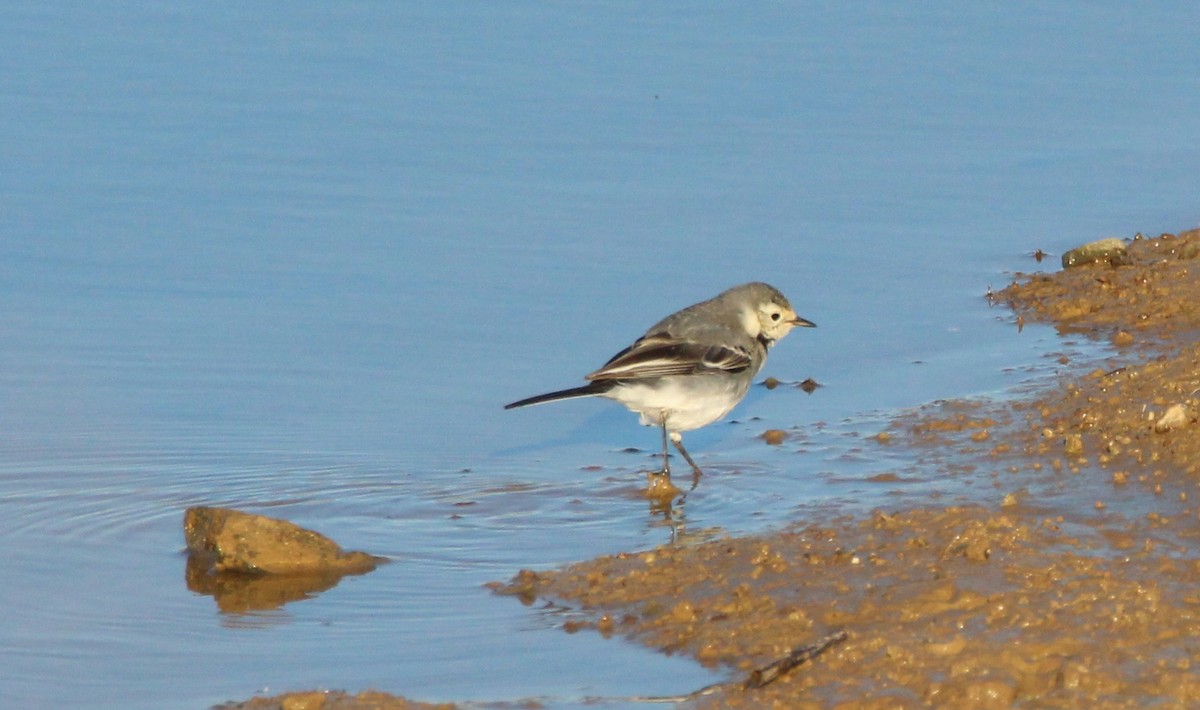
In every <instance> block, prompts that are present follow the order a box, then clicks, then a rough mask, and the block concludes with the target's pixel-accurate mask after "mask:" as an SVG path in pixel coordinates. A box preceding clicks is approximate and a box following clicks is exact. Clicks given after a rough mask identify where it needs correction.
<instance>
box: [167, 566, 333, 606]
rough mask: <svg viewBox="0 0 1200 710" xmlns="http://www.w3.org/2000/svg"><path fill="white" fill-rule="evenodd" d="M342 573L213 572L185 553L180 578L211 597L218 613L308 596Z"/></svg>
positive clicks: (196, 590) (309, 597)
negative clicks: (185, 564)
mask: <svg viewBox="0 0 1200 710" xmlns="http://www.w3.org/2000/svg"><path fill="white" fill-rule="evenodd" d="M344 576H345V575H343V574H340V573H337V572H315V573H308V574H287V575H279V574H252V573H246V572H214V571H212V565H211V564H210V562H209V561H208V560H205V559H203V557H202V556H200V555H189V556H188V561H187V569H186V572H185V574H184V579H185V581H186V582H187V588H188V589H189V590H190V591H192V592H196V593H197V594H207V595H209V596H211V597H213V599H215V600H216V602H217V609H219V610H220V611H221V612H222V613H225V614H245V613H248V612H254V611H270V610H272V609H278V608H280V607H282V606H283V605H284V604H287V603H289V602H295V601H301V600H304V599H311V598H313V597H315V596H317V595H318V594H320V593H321V592H324V591H326V590H328V589H332V588H334V587H335V586H337V583H338V582H340V581H341V579H342V577H344Z"/></svg>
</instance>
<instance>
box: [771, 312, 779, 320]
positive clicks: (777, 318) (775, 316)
mask: <svg viewBox="0 0 1200 710" xmlns="http://www.w3.org/2000/svg"><path fill="white" fill-rule="evenodd" d="M779 318H780V315H779V314H778V313H772V314H771V320H775V321H777V320H779Z"/></svg>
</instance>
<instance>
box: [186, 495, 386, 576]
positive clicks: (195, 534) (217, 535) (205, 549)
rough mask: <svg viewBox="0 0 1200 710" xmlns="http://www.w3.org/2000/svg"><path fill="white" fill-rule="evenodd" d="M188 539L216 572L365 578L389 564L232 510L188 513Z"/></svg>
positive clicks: (274, 521) (196, 553)
mask: <svg viewBox="0 0 1200 710" xmlns="http://www.w3.org/2000/svg"><path fill="white" fill-rule="evenodd" d="M183 534H184V538H185V539H186V540H187V549H188V552H189V554H191V555H192V556H193V557H194V558H198V559H199V560H200V561H201V564H202V566H203V567H205V568H207V569H209V570H211V571H212V572H214V573H222V572H239V573H249V574H287V575H297V574H318V573H337V574H363V573H364V572H370V571H371V570H373V569H375V567H376V565H378V564H379V563H380V562H383V561H384V559H383V558H381V557H375V556H374V555H369V554H367V553H365V552H345V551H343V550H342V548H341V547H339V546H338V544H337V543H335V542H334V541H333V540H330V539H329V538H327V537H325V536H324V535H321V534H320V533H317V532H313V531H312V530H306V529H304V528H302V527H300V526H299V525H296V524H294V523H290V522H288V521H286V520H278V519H276V518H268V517H266V516H264V515H253V514H251V513H244V512H242V511H240V510H232V509H230V508H209V507H196V508H188V510H187V512H186V513H184V516H183Z"/></svg>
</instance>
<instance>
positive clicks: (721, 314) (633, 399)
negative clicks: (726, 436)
mask: <svg viewBox="0 0 1200 710" xmlns="http://www.w3.org/2000/svg"><path fill="white" fill-rule="evenodd" d="M796 327H803V328H814V327H816V324H815V323H813V322H812V321H810V320H808V319H806V318H801V317H800V316H798V315H796V311H795V310H794V309H793V308H792V305H791V303H789V302H788V300H787V298H786V297H784V295H783V294H782V293H780V291H779V289H777V288H775V287H774V286H771V285H769V284H765V283H762V282H752V283H746V284H742V285H740V286H734V287H733V288H730V289H727V290H725V291H722V292H721V293H720V294H718V295H716V296H714V297H712V298H710V299H708V300H707V301H701V302H700V303H696V304H693V305H691V306H688V307H687V308H684V309H682V310H679V311H676V312H675V313H672V314H671V315H669V316H667V317H666V318H663V319H662V320H660V321H659V322H658V323H656V324H654V325H653V326H651V327H650V329H649V330H647V331H646V333H645V334H644V335H643V336H641V337H640V338H638V339H637V340H635V341H634V342H633V344H632V345H630V346H629V347H627V348H625V349H624V350H622V351H620V352H618V353H617V354H616V355H613V356H612V357H611V358H610V359H609V360H608V362H606V363H604V365H603V366H602V367H601V368H600V369H598V370H596V371H595V372H592V373H591V374H589V375H587V376H586V377H585V379H586V380H587V381H588V383H587V384H586V385H583V386H581V387H572V388H569V389H564V390H557V391H555V392H547V393H546V394H539V395H536V396H533V397H528V398H526V399H521V400H518V401H516V402H511V403H509V404H506V405H504V408H505V409H517V408H519V407H529V406H532V405H535V404H546V403H547V402H557V401H560V400H565V399H577V398H580V397H604V398H607V399H611V400H615V401H616V402H619V403H621V404H623V405H625V407H626V408H627V409H629V410H630V411H631V412H633V413H635V414H637V415H638V416H639V420H640V422H641V424H642V425H644V426H657V427H659V428H660V429H661V430H662V447H663V451H662V461H663V466H662V471H661V472H660V473H661V474H663V475H665V476H666V479H667V480H668V481H669V480H670V475H671V463H670V453H669V451H668V446H667V442H668V440H669V441H670V442H671V443H673V444H674V445H675V448H676V449H678V450H679V453H680V454H681V455H682V456H683V458H684V460H685V461H687V462H688V464H689V465H690V466H691V467H692V471H693V474H694V480H695V481H698V480H699V478H700V475H701V472H700V467H699V466H697V465H696V462H695V460H693V459H692V457H691V455H690V454H688V452H687V449H685V448H684V447H683V432H686V431H692V430H694V429H699V428H700V427H702V426H705V425H707V424H711V423H712V422H715V421H717V420H718V419H720V418H722V417H724V416H725V415H726V414H728V413H729V412H730V410H732V409H733V408H734V407H735V406H737V404H738V402H741V401H742V398H744V397H745V396H746V392H747V391H749V389H750V384H751V383H752V382H753V380H754V377H755V376H756V375H757V374H758V372H759V370H761V369H762V366H763V364H764V363H765V362H766V360H767V351H768V350H770V349H771V347H772V346H773V345H774V344H775V343H776V342H778V341H779V340H780V339H781V338H783V337H784V336H786V335H787V334H788V333H789V332H791V330H792V329H793V328H796Z"/></svg>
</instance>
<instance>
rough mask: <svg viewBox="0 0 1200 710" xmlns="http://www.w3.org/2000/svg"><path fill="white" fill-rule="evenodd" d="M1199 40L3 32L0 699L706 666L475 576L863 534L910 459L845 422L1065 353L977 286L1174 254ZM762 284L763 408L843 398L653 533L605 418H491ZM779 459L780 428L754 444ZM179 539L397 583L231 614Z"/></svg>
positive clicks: (600, 679) (795, 27)
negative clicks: (710, 300) (879, 479)
mask: <svg viewBox="0 0 1200 710" xmlns="http://www.w3.org/2000/svg"><path fill="white" fill-rule="evenodd" d="M1198 20H1200V7H1197V6H1196V5H1195V4H1194V3H1184V2H1163V3H1153V4H1149V5H1147V4H1140V5H1103V4H1085V3H1073V2H1048V3H1003V4H978V5H969V4H967V5H964V4H962V3H950V2H933V3H920V4H917V5H903V4H899V5H898V4H895V3H884V2H868V3H854V4H845V3H824V2H822V3H803V4H796V3H756V4H749V5H747V4H744V3H741V4H728V3H700V4H694V5H673V4H663V3H651V4H646V3H612V2H606V3H570V4H550V3H536V2H507V3H484V2H466V3H371V2H341V3H319V2H293V3H289V4H286V5H278V4H266V3H257V4H244V3H215V4H193V5H187V4H184V5H180V4H170V3H165V4H164V3H151V2H110V3H85V2H61V3H42V2H28V1H26V0H14V1H13V2H9V3H6V4H5V5H4V6H3V7H0V68H2V71H0V544H2V545H3V547H4V549H5V553H4V562H5V564H4V567H5V572H4V574H3V575H0V606H3V608H5V610H6V613H5V614H4V616H3V618H0V687H2V688H3V689H4V693H5V697H6V700H9V701H11V702H13V703H14V706H22V707H35V706H41V707H82V706H87V707H100V708H118V707H119V708H142V707H144V708H168V707H179V708H196V707H205V706H207V705H211V704H213V703H217V702H221V701H224V700H227V699H237V698H246V697H249V696H251V695H253V694H254V693H256V692H259V691H263V692H271V693H275V692H282V691H285V690H296V689H305V688H313V687H324V688H340V689H347V690H351V691H357V690H362V689H366V688H372V687H374V688H379V689H383V690H389V691H392V692H397V693H404V694H406V695H409V696H411V697H415V698H420V699H425V700H469V699H479V700H512V699H520V698H541V699H542V700H543V701H544V702H546V703H547V704H548V705H549V706H552V707H572V706H575V705H578V704H581V703H582V702H584V699H585V698H586V697H588V696H606V697H621V696H629V695H654V694H671V693H680V692H687V691H689V690H692V689H695V688H697V687H699V686H701V685H704V684H706V683H709V682H713V680H714V679H720V678H721V677H723V676H722V675H721V674H720V672H716V673H714V672H710V671H708V670H705V669H702V668H700V667H699V666H696V665H695V664H693V663H692V662H690V661H688V660H686V659H683V658H672V657H666V656H660V655H657V654H654V653H652V652H650V651H648V650H644V649H641V648H640V647H637V646H634V645H632V644H629V643H626V642H623V641H620V640H617V639H611V640H606V639H603V638H600V637H598V636H596V635H594V634H574V635H567V634H563V633H562V632H561V630H559V629H558V626H559V625H560V617H559V616H558V612H557V611H555V610H553V609H544V608H540V604H539V607H535V608H534V609H529V608H526V607H523V606H521V605H520V604H518V603H516V602H515V601H514V600H513V599H511V598H501V597H496V596H493V595H491V594H490V593H489V592H488V591H487V590H485V589H483V588H482V586H481V585H482V584H483V583H484V582H487V581H489V580H495V579H505V578H507V577H509V576H511V575H512V574H513V573H515V572H516V571H517V570H518V569H520V568H522V567H548V566H553V565H557V564H562V563H565V562H568V561H571V560H576V559H584V558H587V557H590V556H593V555H596V554H602V553H610V552H617V551H622V550H630V549H643V548H646V547H650V546H653V545H658V544H663V543H666V542H668V541H670V540H671V539H672V535H677V534H678V533H679V526H680V524H683V525H684V526H685V527H686V528H687V529H690V530H710V529H721V530H728V531H733V532H745V531H754V530H758V529H762V528H763V527H765V526H770V525H776V524H782V523H784V522H786V521H788V520H792V519H796V518H797V517H803V515H805V514H806V511H816V510H842V509H852V508H854V506H860V507H861V506H863V505H871V504H872V501H873V500H875V499H873V498H872V493H871V491H872V489H871V487H870V486H869V485H867V484H865V483H864V481H865V478H866V477H867V476H869V475H870V474H872V473H877V472H879V471H880V470H885V469H888V468H889V467H891V466H893V465H896V462H894V461H890V460H888V459H887V458H886V456H888V455H889V454H884V453H867V454H863V453H861V452H860V451H859V449H858V447H859V445H860V444H861V442H860V441H859V440H857V439H856V438H855V436H854V435H855V433H856V432H858V431H860V430H861V431H866V432H868V433H869V432H870V431H876V430H878V429H879V428H882V427H883V426H885V425H886V421H887V420H888V418H889V417H890V416H891V414H892V413H894V412H896V411H898V410H900V409H903V408H909V407H914V406H917V405H920V404H922V403H925V402H929V401H931V400H935V399H939V398H945V397H959V396H987V395H997V394H1001V393H1004V392H1006V391H1008V390H1009V389H1010V388H1012V387H1014V386H1015V385H1017V384H1019V382H1020V381H1021V379H1022V377H1024V376H1025V374H1027V373H1029V372H1030V370H1029V368H1030V364H1031V363H1037V362H1038V361H1039V358H1041V357H1042V355H1043V354H1044V353H1045V352H1046V351H1047V350H1048V349H1051V348H1053V347H1057V346H1058V341H1057V340H1056V336H1055V335H1054V334H1053V333H1052V332H1051V331H1049V330H1047V329H1043V328H1030V327H1027V328H1026V329H1025V330H1024V331H1023V332H1021V333H1018V332H1017V329H1016V328H1015V327H1013V325H1012V324H1011V323H1010V322H1009V320H1010V319H1009V314H1007V313H1005V312H1000V311H999V310H998V309H997V310H993V309H991V308H989V306H988V303H987V300H986V298H985V297H984V296H985V293H986V292H987V290H988V288H989V287H995V288H999V287H1001V286H1003V285H1005V284H1006V283H1007V282H1008V281H1009V280H1010V279H1011V274H1012V272H1014V271H1017V270H1035V269H1039V268H1047V267H1048V268H1053V266H1054V261H1055V257H1051V260H1050V262H1049V263H1043V264H1040V265H1039V264H1037V263H1035V262H1033V260H1032V259H1030V258H1029V257H1028V256H1027V254H1028V253H1029V252H1032V251H1033V250H1035V249H1044V250H1046V251H1048V252H1051V253H1052V254H1055V255H1057V254H1060V253H1061V252H1062V251H1064V250H1065V249H1067V248H1070V247H1071V246H1074V245H1076V244H1078V243H1080V242H1082V241H1087V240H1091V239H1094V238H1099V237H1104V236H1132V234H1134V233H1135V232H1137V231H1143V232H1146V233H1155V234H1156V233H1158V232H1160V231H1170V230H1176V229H1183V228H1187V227H1191V226H1195V225H1196V224H1197V223H1198V222H1200V182H1198V181H1197V180H1196V179H1195V171H1194V165H1195V164H1196V163H1197V160H1198V158H1200V124H1197V123H1196V121H1194V120H1190V119H1189V117H1193V116H1197V115H1200V56H1198V55H1197V53H1196V52H1194V51H1192V50H1191V49H1190V47H1192V46H1194V44H1195V42H1194V36H1193V34H1194V33H1193V32H1192V29H1193V28H1194V27H1196V26H1197V21H1198ZM749 280H764V281H768V282H770V283H772V284H774V285H776V286H777V287H779V288H780V289H781V290H783V291H784V292H785V293H787V294H788V295H789V297H790V298H791V299H792V301H793V303H794V304H795V305H796V307H797V310H798V311H799V312H800V313H801V314H802V315H804V316H806V317H808V318H810V319H811V320H814V321H816V322H817V323H818V324H819V328H817V329H816V330H811V331H810V330H804V331H799V332H796V333H794V334H793V335H791V336H790V337H789V338H788V339H787V340H785V341H783V342H782V343H781V344H780V345H779V346H778V347H777V348H776V349H775V351H773V353H772V356H771V360H770V362H769V363H768V364H767V367H766V370H765V371H764V375H773V376H775V377H777V378H779V379H781V380H785V381H798V380H803V379H805V378H810V377H811V378H813V379H815V380H817V381H818V382H820V383H821V384H823V385H824V386H823V387H821V388H820V389H818V390H816V391H815V392H814V393H813V394H811V395H809V394H805V393H804V392H802V391H801V390H798V389H794V388H788V387H785V388H779V389H776V390H773V391H767V390H765V389H762V388H759V389H756V390H754V392H753V393H752V394H751V396H750V397H749V398H748V399H747V401H746V402H745V403H744V404H743V405H742V406H741V407H739V408H738V409H737V410H735V413H734V415H733V417H734V422H733V423H723V424H716V425H713V426H711V427H708V428H707V429H705V430H702V431H699V432H694V433H692V434H691V435H689V437H688V442H689V448H690V450H691V451H692V452H693V454H695V455H696V456H697V458H698V459H699V461H700V463H701V465H702V466H704V467H705V468H706V469H708V470H709V471H710V475H708V476H706V478H705V480H704V481H703V483H702V486H701V487H700V488H699V489H698V490H697V491H696V492H694V493H693V494H692V495H691V496H689V498H688V500H687V504H686V510H684V511H677V513H678V516H677V518H676V519H675V520H674V523H675V525H674V526H673V525H669V524H667V522H666V521H665V520H664V519H663V517H662V516H661V515H660V514H658V513H656V512H654V511H651V510H650V509H649V508H648V506H647V503H646V501H645V500H643V499H642V498H641V497H640V495H639V493H638V489H639V487H640V486H642V485H644V481H643V479H642V475H641V472H642V471H644V470H645V469H647V468H649V467H650V466H651V465H652V464H653V461H652V460H651V459H650V458H649V455H650V454H651V453H652V452H653V451H654V449H655V447H656V446H657V441H658V440H657V435H656V433H655V432H653V431H651V430H648V429H641V428H639V427H638V426H637V425H636V419H635V418H634V417H632V416H631V415H629V414H628V413H626V412H624V411H623V410H621V409H620V408H619V407H617V406H616V405H612V404H609V403H605V402H595V401H577V402H570V403H563V404H561V405H557V406H554V407H541V408H537V409H532V410H521V411H515V412H504V411H502V409H501V405H503V404H504V403H505V402H508V401H511V400H514V399H518V398H521V397H524V396H528V395H531V394H536V393H538V392H542V391H546V390H549V389H557V388H561V387H567V386H572V385H575V384H577V383H579V382H580V381H581V380H580V378H581V376H582V375H583V374H584V373H586V372H590V371H591V370H593V369H595V368H596V367H597V366H598V365H600V364H601V363H603V362H604V361H605V360H606V359H607V358H608V357H609V356H610V355H611V354H613V353H614V352H616V351H617V350H619V349H621V348H622V347H624V346H625V345H626V344H628V342H629V341H630V340H631V339H632V338H634V337H635V336H637V335H638V334H640V333H641V332H642V331H643V330H644V329H645V328H646V327H647V326H648V325H650V324H651V323H653V322H654V321H656V320H658V319H659V318H660V317H661V316H663V315H665V314H667V313H668V312H670V311H672V310H675V309H677V308H679V307H682V306H685V305H688V304H689V303H692V302H695V301H698V300H701V299H703V298H707V297H709V296H711V295H713V294H715V293H716V292H718V291H720V290H722V289H724V288H726V287H728V286H731V285H734V284H737V283H740V282H744V281H749ZM766 428H783V429H788V430H789V431H793V432H795V434H796V436H795V438H793V439H789V442H788V443H785V445H784V446H781V447H767V446H765V445H764V444H763V443H762V442H761V441H760V440H759V439H757V438H756V437H757V436H758V435H759V434H760V433H761V432H762V431H763V430H764V429H766ZM628 447H634V448H636V449H638V451H637V452H633V453H631V452H628V451H625V449H626V448H628ZM894 455H895V456H902V454H899V453H897V454H894ZM946 485H947V486H950V485H952V484H949V483H947V484H946ZM934 487H935V488H936V485H935V486H934ZM928 492H929V489H928V488H925V489H922V494H924V493H928ZM191 505H229V506H234V507H239V508H243V509H247V510H252V511H255V512H264V513H268V514H272V515H277V516H282V517H286V518H288V519H291V520H294V521H296V522H298V523H301V524H304V525H308V526H311V527H314V528H317V529H319V530H322V531H323V532H326V533H328V534H330V535H332V536H333V537H335V538H336V539H338V540H339V541H340V542H342V543H343V544H344V545H346V546H348V547H352V548H357V549H367V550H370V551H371V552H373V553H376V554H380V555H386V556H388V557H390V558H392V560H393V562H392V563H391V564H389V565H386V566H385V567H383V568H381V569H380V570H378V571H376V572H374V573H372V574H369V575H366V576H362V577H355V578H351V579H347V580H344V581H343V582H342V583H341V584H340V585H338V586H337V587H336V588H334V589H332V590H330V591H327V592H325V593H323V594H320V595H317V596H316V597H315V598H313V599H310V600H307V601H301V602H294V603H291V604H287V605H285V606H283V607H281V608H279V609H275V610H266V611H263V612H258V613H245V614H224V613H221V612H219V611H218V610H217V609H216V608H215V605H214V603H213V600H212V599H211V598H209V597H207V596H204V595H200V594H195V593H192V592H189V591H188V590H187V588H186V586H185V584H184V571H183V570H184V558H183V556H182V555H181V553H180V549H181V547H182V544H183V543H182V536H181V533H180V527H179V525H180V520H181V517H182V514H183V511H184V510H185V509H186V508H187V507H188V506H191ZM621 704H622V703H621V702H620V701H618V700H614V701H613V702H611V703H608V704H607V706H611V707H616V706H619V705H621Z"/></svg>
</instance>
